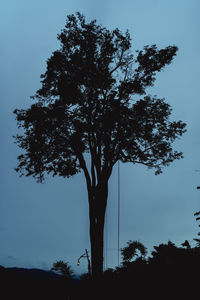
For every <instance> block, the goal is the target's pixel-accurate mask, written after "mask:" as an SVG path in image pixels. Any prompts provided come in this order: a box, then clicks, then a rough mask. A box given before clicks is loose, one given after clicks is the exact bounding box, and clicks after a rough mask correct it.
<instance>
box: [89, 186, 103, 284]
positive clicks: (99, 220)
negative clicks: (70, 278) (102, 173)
mask: <svg viewBox="0 0 200 300" xmlns="http://www.w3.org/2000/svg"><path fill="white" fill-rule="evenodd" d="M107 197H108V183H107V182H104V183H103V184H99V185H97V187H96V188H95V189H93V190H92V191H90V192H89V217H90V243H91V265H92V277H93V278H94V279H98V278H99V277H101V275H102V273H103V240H104V223H105V212H106V204H107Z"/></svg>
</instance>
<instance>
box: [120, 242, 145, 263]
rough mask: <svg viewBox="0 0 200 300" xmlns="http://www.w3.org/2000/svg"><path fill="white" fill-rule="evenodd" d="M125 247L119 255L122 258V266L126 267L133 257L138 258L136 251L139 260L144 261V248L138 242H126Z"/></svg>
mask: <svg viewBox="0 0 200 300" xmlns="http://www.w3.org/2000/svg"><path fill="white" fill-rule="evenodd" d="M127 244H128V245H127V246H126V247H124V248H122V249H121V255H122V258H123V262H122V263H123V265H124V266H127V265H128V264H129V263H130V262H131V260H132V259H133V258H134V257H136V256H137V257H138V251H139V252H140V254H141V255H140V257H139V258H141V259H144V258H145V256H146V254H147V249H146V247H145V246H144V245H143V244H142V243H140V242H138V241H131V240H130V241H128V242H127Z"/></svg>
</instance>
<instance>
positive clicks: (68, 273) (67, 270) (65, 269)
mask: <svg viewBox="0 0 200 300" xmlns="http://www.w3.org/2000/svg"><path fill="white" fill-rule="evenodd" d="M51 270H52V271H56V272H57V273H58V274H60V275H63V276H65V277H66V278H72V277H73V275H74V272H73V271H72V269H71V266H70V265H69V263H68V262H64V261H63V260H59V261H57V262H55V263H54V264H53V267H52V268H51Z"/></svg>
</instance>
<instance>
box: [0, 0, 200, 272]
mask: <svg viewBox="0 0 200 300" xmlns="http://www.w3.org/2000/svg"><path fill="white" fill-rule="evenodd" d="M77 11H79V12H81V13H83V14H84V15H85V16H86V19H87V20H88V21H90V20H93V19H96V20H97V23H99V24H101V25H103V26H104V27H107V28H108V29H110V30H113V29H114V28H116V27H118V28H119V29H120V30H122V31H123V32H125V31H126V29H128V30H129V32H130V34H131V38H132V47H133V49H139V50H140V49H142V48H143V47H144V46H145V45H152V44H156V45H157V46H158V48H164V47H166V46H169V45H176V46H178V48H179V51H178V53H177V56H176V57H175V59H174V60H173V62H172V64H170V65H169V66H167V67H166V68H165V69H164V71H163V72H161V73H159V74H158V75H157V80H156V82H155V85H154V87H152V88H149V89H148V91H147V92H148V93H149V94H151V95H157V96H158V97H161V98H165V99H166V102H168V103H169V104H170V105H171V106H172V108H173V112H172V119H173V120H182V121H183V122H186V123H187V133H186V134H184V135H183V137H182V138H181V139H180V140H179V141H177V142H175V144H174V149H177V150H179V151H182V152H183V153H184V159H181V160H178V161H176V162H174V163H172V164H171V165H170V166H169V167H166V168H165V169H164V171H163V174H161V175H159V176H155V175H154V171H153V170H147V169H146V168H145V167H144V166H137V165H131V164H124V165H122V164H120V248H121V247H124V246H125V245H126V243H127V242H128V241H129V240H139V241H140V242H142V243H143V244H144V245H145V246H146V247H147V249H148V250H149V253H150V252H151V251H152V250H153V246H156V245H159V244H160V243H167V242H168V241H169V240H171V241H172V242H174V243H175V244H176V245H177V246H180V245H181V243H183V242H184V241H185V240H186V239H187V240H188V241H189V242H190V243H191V245H192V246H195V242H194V241H193V239H194V238H196V237H197V233H198V229H199V228H198V223H197V222H196V220H195V217H194V213H195V212H196V211H199V210H200V191H199V190H197V188H196V187H197V186H198V185H200V158H199V152H200V138H199V123H200V120H199V115H200V99H199V79H200V60H199V53H200V36H199V30H200V19H199V12H200V1H199V0H168V1H165V0H123V1H121V0H101V1H97V0H73V1H72V0H65V1H64V0H34V1H33V0H6V1H1V3H0V60H1V68H0V95H1V109H0V139H1V147H0V158H1V168H0V187H1V193H0V265H2V266H5V267H25V268H42V269H50V268H51V267H52V264H53V263H54V262H55V261H57V260H64V261H66V262H69V263H70V265H71V266H72V268H73V270H74V271H75V272H76V273H84V272H86V271H87V261H84V259H83V260H82V261H81V265H80V267H77V266H76V263H77V259H78V258H79V256H80V255H81V254H83V252H84V250H85V249H86V248H87V249H88V250H89V249H90V243H89V218H88V203H87V190H86V185H85V179H84V176H83V174H78V175H76V176H74V177H72V178H70V179H63V178H59V177H57V178H56V177H54V178H51V177H48V178H47V179H46V181H45V183H43V184H38V183H37V182H36V181H35V180H34V179H33V178H31V177H28V178H27V177H22V178H19V176H18V174H17V173H16V172H15V171H14V168H15V167H16V165H17V155H18V154H19V153H20V150H19V149H18V148H17V146H16V145H15V144H14V139H13V137H12V136H13V135H15V134H17V133H18V130H17V124H16V121H15V116H14V114H13V110H14V109H16V108H19V109H20V108H28V107H29V106H30V105H31V104H32V103H33V102H32V101H33V100H31V99H30V96H32V95H34V94H35V92H36V90H37V89H39V88H40V74H42V73H44V71H45V69H46V60H47V59H48V58H49V57H50V56H51V53H52V52H53V51H55V50H57V49H58V48H59V43H58V41H57V34H58V33H60V31H61V29H63V28H64V25H65V21H66V16H67V15H69V14H72V13H75V12H77ZM117 176H118V172H117V169H116V168H115V169H114V170H113V174H112V176H111V178H110V181H109V197H108V207H107V214H106V226H105V249H106V250H105V253H106V255H105V258H106V260H105V267H115V266H116V265H117V257H118V256H117V225H118V223H117V220H118V219H117V213H118V210H117V207H118V204H117V200H118V199H117V191H118V186H117V183H118V177H117Z"/></svg>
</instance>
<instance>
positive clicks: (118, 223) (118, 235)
mask: <svg viewBox="0 0 200 300" xmlns="http://www.w3.org/2000/svg"><path fill="white" fill-rule="evenodd" d="M117 211H118V216H117V263H118V267H119V251H120V250H119V238H120V163H119V160H118V209H117Z"/></svg>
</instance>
